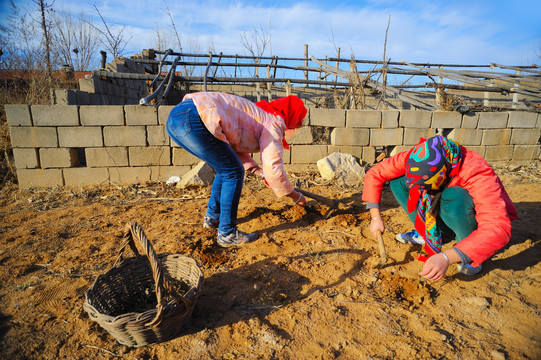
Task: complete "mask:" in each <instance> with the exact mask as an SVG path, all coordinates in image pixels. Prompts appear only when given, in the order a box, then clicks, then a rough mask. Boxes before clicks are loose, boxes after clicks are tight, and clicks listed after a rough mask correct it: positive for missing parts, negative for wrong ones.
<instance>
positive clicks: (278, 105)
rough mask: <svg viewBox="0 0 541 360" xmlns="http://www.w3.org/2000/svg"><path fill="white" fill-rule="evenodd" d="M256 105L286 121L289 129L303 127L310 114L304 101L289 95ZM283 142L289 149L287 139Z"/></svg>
mask: <svg viewBox="0 0 541 360" xmlns="http://www.w3.org/2000/svg"><path fill="white" fill-rule="evenodd" d="M255 104H256V105H257V106H258V107H260V108H261V109H263V110H265V111H266V112H268V113H269V114H272V115H276V116H280V117H281V118H282V119H284V122H285V124H286V128H287V129H298V128H300V127H301V126H302V119H304V117H305V116H306V113H307V112H308V110H306V107H305V106H304V103H303V102H302V100H301V99H300V98H298V97H297V96H295V95H289V96H286V97H283V98H280V99H276V100H273V101H271V102H268V101H266V100H261V101H258V102H256V103H255ZM282 141H283V145H284V148H285V149H289V144H288V143H287V142H286V141H285V139H283V140H282Z"/></svg>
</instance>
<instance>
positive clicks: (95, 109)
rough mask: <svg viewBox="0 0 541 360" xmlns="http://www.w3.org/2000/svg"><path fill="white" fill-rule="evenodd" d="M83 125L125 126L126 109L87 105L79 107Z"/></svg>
mask: <svg viewBox="0 0 541 360" xmlns="http://www.w3.org/2000/svg"><path fill="white" fill-rule="evenodd" d="M79 115H80V117H81V125H83V126H96V125H119V126H121V125H124V107H123V106H113V105H108V106H104V105H99V106H96V105H87V106H81V107H79Z"/></svg>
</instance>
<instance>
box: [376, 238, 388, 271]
mask: <svg viewBox="0 0 541 360" xmlns="http://www.w3.org/2000/svg"><path fill="white" fill-rule="evenodd" d="M378 247H379V257H380V259H379V264H380V265H385V264H386V263H387V253H386V252H385V243H384V242H383V236H382V235H381V231H378Z"/></svg>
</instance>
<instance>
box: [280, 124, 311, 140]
mask: <svg viewBox="0 0 541 360" xmlns="http://www.w3.org/2000/svg"><path fill="white" fill-rule="evenodd" d="M286 134H287V133H286ZM286 141H287V142H288V144H311V143H312V142H313V141H314V138H313V136H312V128H311V127H310V126H303V127H301V128H300V129H296V130H295V131H294V132H293V135H292V136H291V137H286Z"/></svg>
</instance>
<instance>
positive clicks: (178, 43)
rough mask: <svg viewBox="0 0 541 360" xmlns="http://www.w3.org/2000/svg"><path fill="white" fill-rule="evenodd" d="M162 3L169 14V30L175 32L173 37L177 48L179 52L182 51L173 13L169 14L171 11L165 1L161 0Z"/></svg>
mask: <svg viewBox="0 0 541 360" xmlns="http://www.w3.org/2000/svg"><path fill="white" fill-rule="evenodd" d="M163 3H164V4H165V10H164V11H165V13H166V14H167V15H168V16H169V20H171V30H172V31H173V32H174V33H175V37H176V40H177V45H178V50H179V52H182V42H181V41H180V35H179V34H178V31H177V26H176V25H175V21H174V20H173V15H171V11H169V6H168V5H167V1H166V0H163Z"/></svg>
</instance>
